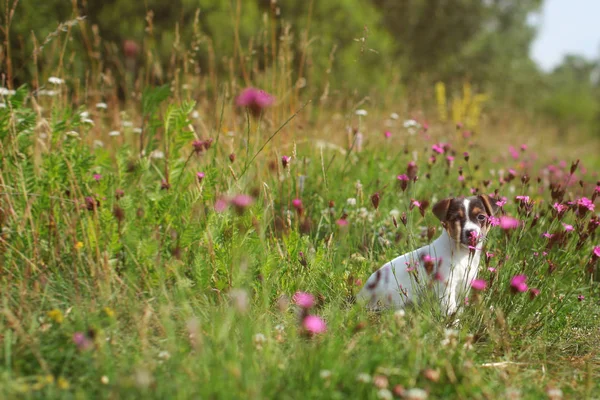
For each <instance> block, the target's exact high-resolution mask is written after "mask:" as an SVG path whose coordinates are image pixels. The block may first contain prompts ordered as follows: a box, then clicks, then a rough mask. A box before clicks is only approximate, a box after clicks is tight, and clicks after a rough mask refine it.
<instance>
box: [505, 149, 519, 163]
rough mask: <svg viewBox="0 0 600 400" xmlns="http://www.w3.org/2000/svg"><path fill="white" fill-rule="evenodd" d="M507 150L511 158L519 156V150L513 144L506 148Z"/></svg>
mask: <svg viewBox="0 0 600 400" xmlns="http://www.w3.org/2000/svg"><path fill="white" fill-rule="evenodd" d="M508 152H509V153H510V156H511V157H512V158H513V159H515V160H517V159H518V158H519V152H518V151H517V150H516V149H515V148H514V147H513V146H510V147H509V148H508Z"/></svg>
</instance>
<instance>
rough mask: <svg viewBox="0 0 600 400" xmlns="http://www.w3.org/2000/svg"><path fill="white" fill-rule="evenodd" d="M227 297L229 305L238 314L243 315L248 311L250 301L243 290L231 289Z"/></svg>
mask: <svg viewBox="0 0 600 400" xmlns="http://www.w3.org/2000/svg"><path fill="white" fill-rule="evenodd" d="M229 296H230V297H231V303H232V304H233V306H234V307H235V309H236V310H237V311H238V312H240V313H245V312H246V311H248V305H249V303H250V301H249V299H248V292H247V291H245V290H244V289H231V291H230V292H229Z"/></svg>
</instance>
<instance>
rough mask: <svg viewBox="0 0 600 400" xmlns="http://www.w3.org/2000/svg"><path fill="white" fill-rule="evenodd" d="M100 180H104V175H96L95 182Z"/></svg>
mask: <svg viewBox="0 0 600 400" xmlns="http://www.w3.org/2000/svg"><path fill="white" fill-rule="evenodd" d="M100 179H102V175H100V174H94V180H95V181H96V182H98V181H100Z"/></svg>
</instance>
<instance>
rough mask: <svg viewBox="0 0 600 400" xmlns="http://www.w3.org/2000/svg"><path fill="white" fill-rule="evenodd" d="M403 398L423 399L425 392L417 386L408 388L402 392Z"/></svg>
mask: <svg viewBox="0 0 600 400" xmlns="http://www.w3.org/2000/svg"><path fill="white" fill-rule="evenodd" d="M404 398H405V399H408V400H425V399H426V398H427V392H426V391H424V390H423V389H419V388H413V389H409V390H407V391H406V392H404Z"/></svg>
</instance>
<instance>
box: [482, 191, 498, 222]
mask: <svg viewBox="0 0 600 400" xmlns="http://www.w3.org/2000/svg"><path fill="white" fill-rule="evenodd" d="M477 199H478V200H479V201H480V202H481V204H482V205H483V208H485V212H486V214H487V215H488V217H493V216H494V215H496V213H497V212H498V209H499V208H500V207H498V205H497V204H496V201H495V200H493V199H491V198H490V196H488V195H487V194H480V195H479V196H477Z"/></svg>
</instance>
